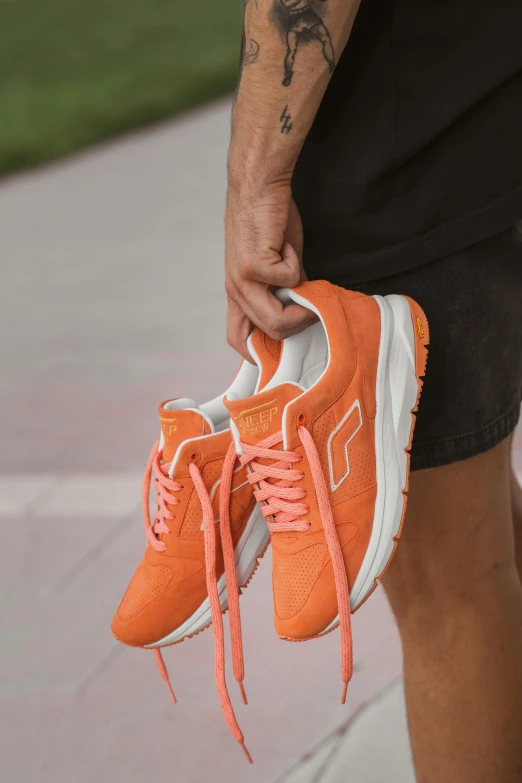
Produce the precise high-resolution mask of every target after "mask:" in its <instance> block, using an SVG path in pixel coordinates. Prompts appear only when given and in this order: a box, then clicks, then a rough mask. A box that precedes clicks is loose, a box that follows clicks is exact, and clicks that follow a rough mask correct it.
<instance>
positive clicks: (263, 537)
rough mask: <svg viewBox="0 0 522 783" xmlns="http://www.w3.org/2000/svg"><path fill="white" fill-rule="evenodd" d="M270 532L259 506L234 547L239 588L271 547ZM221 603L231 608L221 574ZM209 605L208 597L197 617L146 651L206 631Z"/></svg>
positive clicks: (219, 587)
mask: <svg viewBox="0 0 522 783" xmlns="http://www.w3.org/2000/svg"><path fill="white" fill-rule="evenodd" d="M269 535H270V534H269V532H268V528H267V525H266V521H265V518H264V517H263V514H262V512H261V508H260V506H259V504H258V503H256V505H255V506H254V510H253V511H252V513H251V514H250V517H249V519H248V522H247V524H246V527H245V529H244V531H243V533H242V534H241V537H240V539H239V541H238V542H237V546H236V548H235V560H236V575H237V583H238V585H244V584H246V583H247V582H248V580H249V579H250V577H251V576H252V573H253V572H254V570H255V567H256V562H257V558H258V557H260V556H261V555H262V554H263V552H264V551H265V548H266V545H267V544H268V538H269ZM217 588H218V595H219V603H220V605H221V610H222V611H225V609H226V608H227V606H228V597H227V587H226V580H225V574H222V575H221V576H220V578H219V580H218V583H217ZM211 620H212V617H211V613H210V603H209V600H208V596H207V598H205V600H204V601H203V602H202V603H201V604H200V605H199V606H198V608H197V609H196V611H195V612H194V614H193V615H192V616H191V617H189V618H188V620H185V622H184V623H183V624H182V625H180V626H179V627H178V628H176V629H175V630H174V631H172V632H171V633H169V634H168V635H167V636H164V637H163V639H160V640H159V641H157V642H153V643H152V644H147V645H145V646H146V647H147V648H154V647H164V646H165V645H168V644H175V643H176V642H180V641H182V639H184V638H185V637H186V636H193V635H194V634H195V633H198V631H201V630H202V629H203V628H206V627H207V625H208V624H209V623H210V622H211Z"/></svg>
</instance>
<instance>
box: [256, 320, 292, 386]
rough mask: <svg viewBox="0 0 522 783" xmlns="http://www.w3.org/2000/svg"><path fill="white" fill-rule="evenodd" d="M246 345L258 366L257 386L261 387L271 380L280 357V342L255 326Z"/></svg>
mask: <svg viewBox="0 0 522 783" xmlns="http://www.w3.org/2000/svg"><path fill="white" fill-rule="evenodd" d="M247 345H248V349H249V351H250V353H251V354H252V356H253V358H254V359H255V360H256V364H257V365H258V367H259V380H258V382H257V388H258V389H263V388H264V387H265V386H266V385H267V383H268V382H269V381H270V380H272V378H273V376H274V374H275V372H276V370H277V368H278V366H279V361H280V359H281V349H282V345H283V344H282V342H279V341H277V340H272V338H271V337H268V335H266V334H265V333H264V332H262V331H261V329H258V328H257V326H255V327H254V329H253V331H252V332H251V334H250V336H249V338H248V340H247Z"/></svg>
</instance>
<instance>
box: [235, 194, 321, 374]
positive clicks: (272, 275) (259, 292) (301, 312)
mask: <svg viewBox="0 0 522 783" xmlns="http://www.w3.org/2000/svg"><path fill="white" fill-rule="evenodd" d="M225 230H226V244H225V255H226V282H225V287H226V291H227V295H228V322H227V340H228V342H229V344H230V345H231V346H232V347H233V348H235V350H236V351H238V352H239V353H240V354H241V355H242V356H243V357H244V358H245V359H247V360H248V361H252V358H251V356H250V354H249V353H248V349H247V346H246V340H247V337H248V335H249V333H250V330H251V328H252V324H255V325H256V326H258V327H259V328H260V329H262V330H263V331H264V332H265V333H266V334H267V335H269V337H272V338H274V339H275V340H282V339H284V338H285V337H289V336H290V335H291V334H295V333H296V332H299V331H301V330H302V329H304V328H305V327H306V326H308V325H309V324H310V323H312V322H313V321H314V320H316V318H315V316H314V314H313V313H311V312H310V310H307V309H306V308H304V307H300V306H299V305H295V304H293V305H290V306H288V307H283V305H282V303H281V302H280V301H279V299H277V298H276V297H275V296H274V293H273V292H274V289H275V288H280V287H284V288H286V287H287V288H293V287H294V286H296V285H297V284H298V283H299V282H301V281H302V280H306V276H305V273H304V269H303V265H302V252H303V227H302V225H301V218H300V216H299V212H298V210H297V207H296V205H295V203H294V201H293V200H292V191H291V187H290V183H289V182H283V183H278V184H274V185H268V186H267V185H263V186H262V187H257V186H255V187H244V186H241V185H239V186H235V185H234V184H233V182H232V181H231V184H230V186H229V191H228V198H227V208H226V219H225Z"/></svg>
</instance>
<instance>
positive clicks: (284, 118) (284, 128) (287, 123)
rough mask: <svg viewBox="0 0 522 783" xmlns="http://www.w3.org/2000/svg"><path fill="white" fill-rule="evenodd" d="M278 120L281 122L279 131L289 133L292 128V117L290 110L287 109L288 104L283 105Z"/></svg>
mask: <svg viewBox="0 0 522 783" xmlns="http://www.w3.org/2000/svg"><path fill="white" fill-rule="evenodd" d="M279 122H280V123H282V124H281V133H290V131H291V130H292V127H293V125H292V117H291V115H290V112H289V111H288V105H287V106H285V108H284V109H283V111H282V113H281V116H280V117H279Z"/></svg>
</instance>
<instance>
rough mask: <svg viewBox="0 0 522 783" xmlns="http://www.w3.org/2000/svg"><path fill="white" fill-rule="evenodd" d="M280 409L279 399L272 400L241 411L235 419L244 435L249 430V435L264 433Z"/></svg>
mask: <svg viewBox="0 0 522 783" xmlns="http://www.w3.org/2000/svg"><path fill="white" fill-rule="evenodd" d="M278 411H279V407H278V405H277V400H270V402H267V403H265V404H264V405H260V406H259V407H258V408H250V409H249V410H246V411H241V413H240V414H239V416H234V421H235V423H236V424H237V426H238V429H239V431H240V432H241V434H242V435H244V434H245V433H247V432H248V433H249V435H262V434H263V432H267V431H268V428H269V426H270V422H271V421H272V419H273V418H274V416H275V415H276V414H277V413H278Z"/></svg>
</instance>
